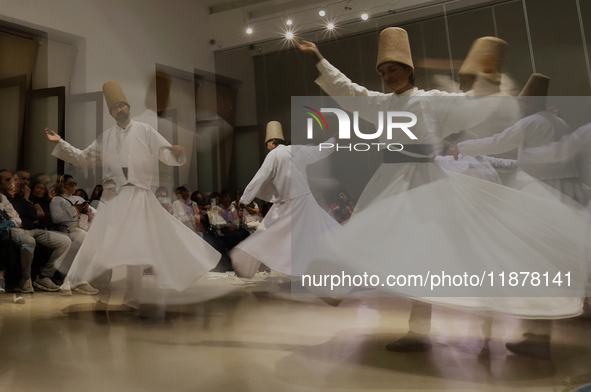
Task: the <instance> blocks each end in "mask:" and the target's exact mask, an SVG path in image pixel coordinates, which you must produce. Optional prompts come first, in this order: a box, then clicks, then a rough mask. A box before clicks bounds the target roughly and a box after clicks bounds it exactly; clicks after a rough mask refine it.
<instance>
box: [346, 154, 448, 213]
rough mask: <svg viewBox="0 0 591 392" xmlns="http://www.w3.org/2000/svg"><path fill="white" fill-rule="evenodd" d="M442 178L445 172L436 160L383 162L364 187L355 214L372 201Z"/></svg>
mask: <svg viewBox="0 0 591 392" xmlns="http://www.w3.org/2000/svg"><path fill="white" fill-rule="evenodd" d="M442 178H445V174H444V172H443V170H442V169H441V168H440V167H439V166H438V165H437V164H436V163H434V162H430V163H382V164H381V165H380V167H379V168H378V170H376V172H375V173H374V175H373V176H372V177H371V179H370V180H369V182H368V183H367V185H366V186H365V188H364V189H363V192H362V193H361V196H360V197H359V200H358V201H357V204H356V205H355V210H354V211H353V215H356V214H358V213H359V212H361V211H363V210H364V209H365V208H367V207H368V206H369V205H371V204H372V203H376V202H378V201H380V200H383V199H386V198H388V197H390V196H394V195H397V194H399V193H402V192H406V191H408V190H411V189H414V188H416V187H419V186H421V185H425V184H428V183H430V182H433V181H435V180H439V179H442Z"/></svg>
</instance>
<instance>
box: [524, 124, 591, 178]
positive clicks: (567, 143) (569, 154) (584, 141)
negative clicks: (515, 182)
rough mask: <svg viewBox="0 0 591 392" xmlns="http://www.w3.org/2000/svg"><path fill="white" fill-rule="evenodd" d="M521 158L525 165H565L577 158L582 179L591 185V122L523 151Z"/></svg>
mask: <svg viewBox="0 0 591 392" xmlns="http://www.w3.org/2000/svg"><path fill="white" fill-rule="evenodd" d="M520 160H521V161H522V162H523V164H525V165H535V164H557V165H565V164H568V163H569V162H571V161H573V160H576V161H577V162H578V163H579V171H580V174H581V180H582V181H583V183H584V184H586V185H587V186H591V123H590V124H586V125H583V126H582V127H580V128H578V129H577V130H576V131H574V132H573V133H570V134H568V135H566V136H564V137H563V138H562V139H560V140H559V141H557V142H551V143H548V144H547V145H544V146H541V147H530V148H527V149H524V150H522V151H521V155H520Z"/></svg>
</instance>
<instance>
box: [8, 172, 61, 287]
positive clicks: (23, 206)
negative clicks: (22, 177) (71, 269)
mask: <svg viewBox="0 0 591 392" xmlns="http://www.w3.org/2000/svg"><path fill="white" fill-rule="evenodd" d="M0 193H1V194H3V195H4V196H5V197H6V198H7V199H8V201H9V202H10V204H11V205H12V206H13V207H14V210H15V211H16V214H18V217H19V218H20V219H19V220H20V222H19V223H18V224H17V227H18V228H20V229H22V230H19V234H20V235H21V238H22V242H23V245H26V246H28V247H29V248H30V249H32V250H33V252H34V249H35V247H36V245H37V243H39V244H41V245H44V246H46V247H47V248H49V249H50V250H51V255H50V257H49V261H48V262H47V264H46V265H45V266H44V267H43V269H42V270H41V273H40V275H39V276H37V278H36V279H35V281H34V282H33V285H34V286H35V287H37V288H38V289H41V290H45V291H58V290H59V286H57V285H55V284H54V283H53V282H52V281H51V277H52V276H53V274H54V273H55V271H56V269H57V267H58V266H59V265H60V264H61V262H62V260H63V259H64V257H65V256H66V253H67V252H68V250H69V249H70V246H71V244H72V241H70V239H69V238H68V237H67V236H65V235H63V234H61V233H56V232H52V231H48V230H44V229H41V228H40V227H39V226H38V224H39V220H38V219H39V217H38V212H37V210H36V209H35V207H34V206H33V205H32V204H31V203H30V202H29V201H28V200H27V199H25V197H24V195H23V194H22V191H21V189H20V181H19V180H18V176H13V175H12V173H11V172H9V171H8V170H0ZM31 260H32V254H31Z"/></svg>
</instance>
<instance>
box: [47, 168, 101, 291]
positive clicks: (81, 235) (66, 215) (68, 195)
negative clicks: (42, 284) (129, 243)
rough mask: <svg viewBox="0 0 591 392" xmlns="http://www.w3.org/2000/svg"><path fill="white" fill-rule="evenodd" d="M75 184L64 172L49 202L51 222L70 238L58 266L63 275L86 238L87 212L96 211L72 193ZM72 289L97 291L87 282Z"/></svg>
mask: <svg viewBox="0 0 591 392" xmlns="http://www.w3.org/2000/svg"><path fill="white" fill-rule="evenodd" d="M76 185H77V184H76V181H74V178H73V177H72V176H71V175H69V174H65V175H64V176H62V177H61V180H60V182H59V183H57V184H56V185H55V189H56V193H57V195H56V196H55V197H54V198H53V200H52V201H51V203H50V204H49V208H50V210H51V219H52V221H53V223H54V224H56V225H59V226H58V229H59V230H60V231H62V232H63V233H65V234H66V235H67V236H68V237H69V238H70V239H71V240H72V248H71V250H70V252H68V255H67V257H66V258H65V260H64V262H63V263H62V265H61V266H60V272H61V273H62V274H64V275H67V273H68V270H69V269H70V267H71V265H72V262H73V261H74V258H75V257H76V254H77V253H78V250H79V249H80V246H81V245H82V243H83V242H84V239H85V238H86V231H87V230H88V228H89V226H90V223H91V220H90V218H89V214H90V215H91V216H92V215H94V212H96V210H95V209H94V208H92V207H90V206H89V205H88V201H86V200H84V199H83V198H81V197H80V196H76V195H74V193H75V192H76ZM73 290H74V291H76V292H78V293H82V294H89V295H90V294H96V292H97V290H96V289H95V288H94V287H92V286H91V285H89V284H88V283H83V284H81V285H78V286H76V287H74V288H73Z"/></svg>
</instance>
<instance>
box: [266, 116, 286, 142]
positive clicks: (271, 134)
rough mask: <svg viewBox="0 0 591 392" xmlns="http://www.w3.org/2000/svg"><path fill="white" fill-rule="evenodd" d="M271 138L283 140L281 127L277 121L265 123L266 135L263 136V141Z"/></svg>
mask: <svg viewBox="0 0 591 392" xmlns="http://www.w3.org/2000/svg"><path fill="white" fill-rule="evenodd" d="M271 139H281V140H285V138H284V137H283V129H282V128H281V123H280V122H279V121H269V123H268V124H267V135H266V136H265V143H267V142H268V141H269V140H271Z"/></svg>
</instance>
